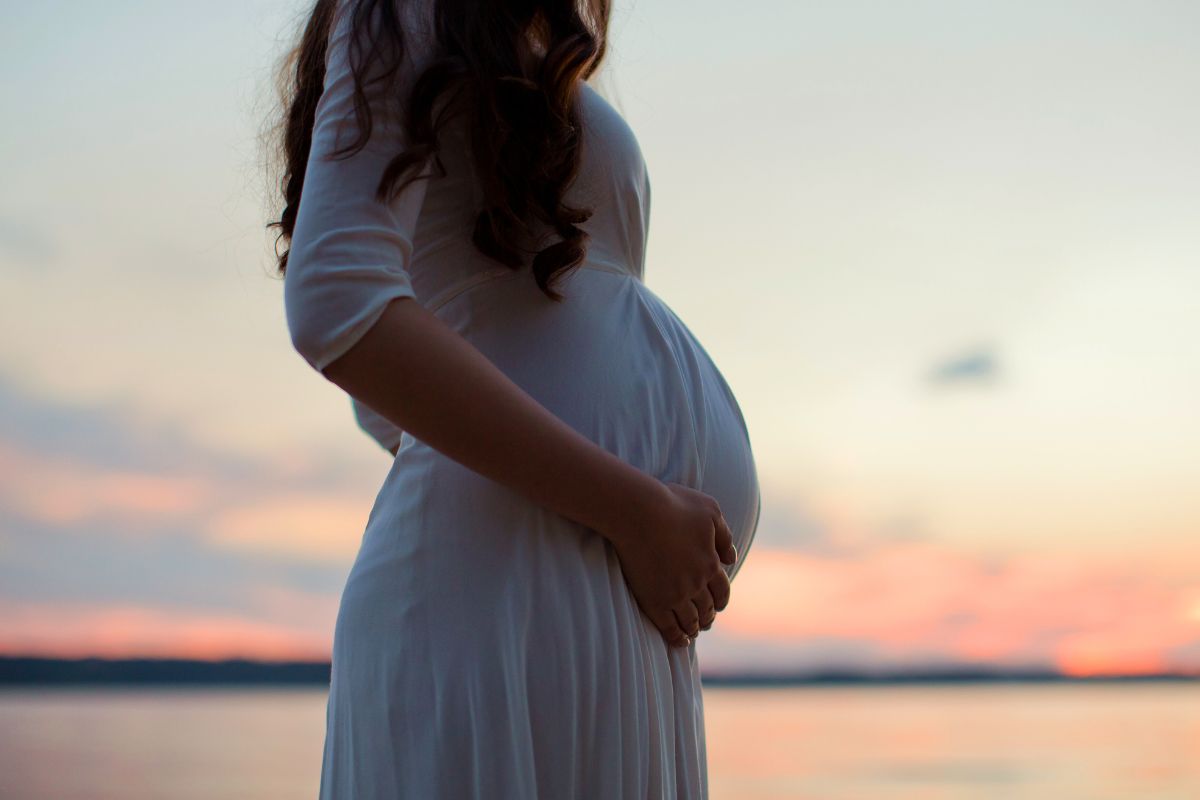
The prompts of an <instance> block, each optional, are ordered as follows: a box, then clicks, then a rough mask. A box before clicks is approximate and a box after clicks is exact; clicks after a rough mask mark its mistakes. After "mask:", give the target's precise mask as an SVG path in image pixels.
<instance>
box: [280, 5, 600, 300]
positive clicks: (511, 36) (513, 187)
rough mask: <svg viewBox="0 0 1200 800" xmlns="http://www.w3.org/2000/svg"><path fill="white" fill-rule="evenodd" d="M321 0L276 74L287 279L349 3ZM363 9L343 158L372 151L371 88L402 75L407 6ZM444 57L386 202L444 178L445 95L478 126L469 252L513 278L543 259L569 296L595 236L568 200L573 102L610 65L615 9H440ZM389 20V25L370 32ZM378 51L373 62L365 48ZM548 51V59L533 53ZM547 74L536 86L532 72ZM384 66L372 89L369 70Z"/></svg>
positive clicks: (437, 61)
mask: <svg viewBox="0 0 1200 800" xmlns="http://www.w3.org/2000/svg"><path fill="white" fill-rule="evenodd" d="M344 1H346V0H316V3H315V6H314V7H313V10H312V12H311V14H310V15H309V16H308V20H307V23H306V25H305V27H304V31H303V34H302V35H301V37H300V41H299V43H298V44H297V45H296V46H294V47H293V48H292V49H291V50H290V51H289V52H288V53H287V54H286V56H285V58H284V59H283V62H282V64H281V66H280V68H279V72H278V75H277V81H278V83H277V87H278V91H279V94H280V100H281V103H282V106H283V109H282V110H283V113H282V115H281V118H280V119H279V121H278V122H277V124H276V127H275V131H276V133H275V137H276V139H277V141H276V143H275V151H276V153H277V157H278V158H279V159H280V161H281V162H282V174H281V177H280V179H279V182H278V189H279V191H280V192H281V193H282V195H283V203H284V207H283V211H282V212H281V214H280V216H279V219H278V220H274V221H272V222H270V223H268V225H267V227H268V228H278V236H277V238H276V253H277V259H278V263H277V270H278V273H279V274H280V275H284V274H285V273H286V270H287V261H288V252H284V253H282V254H278V241H279V239H285V240H287V241H288V243H289V245H290V242H291V237H292V232H293V231H294V229H295V223H296V214H297V210H298V209H299V206H300V196H301V193H302V192H303V188H304V172H305V166H306V164H307V162H308V158H309V152H310V150H311V148H312V135H313V124H314V120H315V116H316V108H317V101H318V100H319V99H320V96H321V92H322V90H323V86H324V81H325V56H326V48H327V45H328V40H329V34H330V30H331V27H332V24H333V21H334V13H335V10H336V9H337V5H338V3H339V2H344ZM348 1H349V2H351V3H352V4H353V18H352V20H351V26H352V31H351V37H350V42H351V48H350V53H349V58H350V63H351V69H352V71H353V73H354V83H355V86H354V95H355V117H356V121H357V123H358V130H359V135H358V138H357V139H356V140H355V141H354V142H351V143H350V144H348V145H346V146H345V147H343V148H341V149H340V150H339V151H338V152H337V153H335V154H334V155H335V156H349V155H353V154H354V153H356V152H358V151H359V150H361V149H362V148H363V147H365V146H366V144H367V142H368V141H369V139H370V135H371V128H372V124H373V120H372V117H371V109H370V107H369V106H368V104H367V99H366V88H367V87H368V86H369V85H370V84H371V83H374V82H375V81H377V80H388V79H390V78H391V77H392V76H394V75H395V73H396V71H397V70H398V69H399V68H400V66H401V64H402V59H403V57H404V31H403V25H402V22H401V20H402V16H401V11H402V10H401V9H400V7H399V4H400V3H403V2H408V1H409V0H348ZM435 2H436V3H437V6H436V11H435V15H434V25H435V31H436V38H437V42H436V48H437V50H436V53H435V54H434V55H435V57H434V58H433V59H432V60H431V61H430V63H429V64H428V66H427V67H426V68H425V70H424V71H423V72H422V73H421V74H420V75H419V76H417V78H416V80H415V81H414V82H413V83H412V84H411V87H412V88H411V91H410V93H409V96H408V97H405V98H397V100H398V101H399V100H403V101H404V102H403V112H402V114H401V116H400V119H401V121H402V124H403V128H404V132H405V135H406V145H407V146H406V149H405V150H404V151H402V152H399V153H397V155H396V156H395V157H393V158H392V160H391V161H390V162H389V163H388V165H387V167H386V168H385V169H384V171H383V174H382V175H381V176H380V180H379V184H378V186H377V188H376V193H375V196H376V199H377V200H378V201H380V202H388V200H389V199H390V198H393V197H395V195H396V194H397V193H399V192H400V191H401V190H402V189H403V188H404V187H405V186H407V185H408V184H409V183H410V182H411V181H413V180H416V179H417V176H418V173H419V172H420V168H421V166H422V165H423V164H425V163H428V160H429V159H430V158H431V157H432V158H433V160H434V163H435V164H436V165H437V167H438V171H439V173H440V174H441V175H442V176H444V175H446V170H445V167H444V165H443V164H442V161H441V158H440V157H439V147H440V136H441V132H442V129H443V127H444V126H445V125H446V124H447V122H448V121H449V119H450V118H449V116H448V115H446V114H438V115H437V116H436V118H435V115H434V108H435V105H436V104H437V102H438V101H439V100H440V99H441V98H442V97H443V96H449V97H450V98H452V99H455V100H457V99H461V100H462V101H463V105H462V107H461V108H462V109H463V110H465V113H466V114H467V118H468V124H467V130H468V131H469V141H470V158H471V160H472V162H473V164H474V166H475V175H476V176H477V180H478V181H479V186H480V189H481V190H482V197H483V203H482V208H480V209H479V211H478V213H477V215H476V218H475V224H474V230H473V231H472V235H471V239H472V242H473V244H474V245H475V247H476V248H477V249H478V250H479V251H480V252H482V253H483V254H485V255H486V256H488V257H490V258H492V259H494V260H496V261H498V262H500V263H502V264H505V265H507V266H509V267H511V268H513V269H519V268H521V267H523V266H524V265H525V263H526V261H527V257H528V255H529V254H530V253H533V254H534V257H533V260H532V272H533V276H534V280H535V281H536V282H537V285H538V286H539V287H540V288H541V290H542V291H543V292H544V293H545V294H546V295H547V296H549V297H551V298H552V299H554V300H561V299H562V296H561V294H559V293H558V292H557V291H556V290H555V289H554V283H555V282H556V281H557V279H558V277H559V276H560V274H561V273H563V272H564V271H565V270H568V269H570V268H572V267H575V266H577V265H578V264H580V263H581V262H582V261H583V259H584V256H585V255H586V243H587V239H588V234H587V233H586V232H585V231H584V230H582V229H581V228H580V227H579V225H580V224H581V223H583V222H586V221H587V220H588V219H589V218H590V217H591V215H592V213H593V210H592V209H584V208H574V207H571V206H569V205H567V204H565V203H564V202H563V196H564V194H565V192H566V191H567V189H568V187H569V186H570V185H571V183H572V181H573V180H574V179H575V177H576V175H577V174H578V171H579V168H580V157H581V149H580V145H581V138H582V136H581V135H582V126H581V121H580V117H579V112H578V109H577V106H576V99H577V96H578V94H579V84H578V81H579V80H580V79H583V80H586V79H587V78H589V77H590V76H591V75H592V73H594V72H595V71H596V70H597V69H598V68H599V66H600V63H601V62H602V61H603V59H604V55H605V52H606V49H607V35H608V24H609V18H610V13H611V5H610V0H435ZM372 20H378V25H377V26H374V25H372V24H371V22H372ZM364 41H365V42H367V43H368V44H369V48H368V49H367V50H366V52H363V50H362V47H361V43H362V42H364ZM537 46H540V51H541V53H544V56H543V55H540V54H538V53H537V52H536V51H535V47H537ZM531 63H532V64H537V66H536V67H535V68H534V69H533V70H532V74H529V69H528V68H527V66H526V65H527V64H531ZM380 66H381V67H382V71H381V74H379V75H378V76H376V77H374V78H373V79H372V80H371V81H370V82H366V81H365V75H366V72H367V70H368V68H370V69H371V70H372V71H374V70H375V69H376V68H377V67H380ZM535 220H536V221H540V222H541V223H544V224H546V225H548V226H549V228H550V229H551V230H553V231H554V232H555V233H556V234H557V236H558V241H556V242H554V243H553V244H550V245H548V246H546V247H544V248H542V249H536V248H530V247H528V246H527V245H528V243H529V241H530V237H531V235H532V231H533V224H532V223H533V222H534V221H535Z"/></svg>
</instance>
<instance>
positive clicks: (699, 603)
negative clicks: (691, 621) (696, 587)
mask: <svg viewBox="0 0 1200 800" xmlns="http://www.w3.org/2000/svg"><path fill="white" fill-rule="evenodd" d="M692 603H693V604H694V605H695V606H696V613H697V614H698V615H699V618H700V630H702V631H706V630H708V629H709V628H710V627H712V624H713V621H714V620H716V618H717V604H716V601H714V600H713V596H712V592H711V591H710V590H709V588H708V587H707V586H705V587H704V589H703V590H701V592H700V594H699V595H697V596H696V597H694V598H692Z"/></svg>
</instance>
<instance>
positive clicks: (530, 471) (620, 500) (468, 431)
mask: <svg viewBox="0 0 1200 800" xmlns="http://www.w3.org/2000/svg"><path fill="white" fill-rule="evenodd" d="M323 374H324V375H325V376H326V377H327V378H328V379H329V380H331V381H333V382H334V383H336V384H337V385H338V386H340V387H341V388H342V389H344V390H345V391H346V392H348V393H349V394H351V395H352V396H354V397H356V398H358V399H359V400H361V401H363V402H365V403H366V404H367V405H368V406H369V407H371V408H372V409H374V410H376V411H377V412H378V413H379V414H381V415H382V416H384V417H385V418H387V419H389V420H392V421H393V422H394V424H396V425H397V426H398V427H400V428H401V429H403V430H406V431H408V432H409V433H410V434H411V435H412V436H414V437H416V438H417V439H420V440H421V441H423V442H425V443H426V444H428V445H429V446H431V447H433V448H434V449H436V450H438V451H439V452H441V453H443V454H445V455H446V456H448V457H450V458H452V459H454V460H455V461H457V462H459V463H461V464H463V465H465V466H467V467H469V468H470V469H472V470H474V471H476V472H478V473H480V474H481V475H484V476H486V477H489V478H491V479H493V480H495V481H497V482H499V483H501V484H504V485H505V486H508V487H509V488H511V489H513V490H514V491H517V492H519V493H520V494H523V495H525V496H526V497H528V498H530V499H531V500H533V501H534V502H536V503H538V504H539V505H542V506H544V507H546V508H548V509H550V510H552V511H555V512H558V513H560V514H562V515H563V516H565V517H567V518H569V519H572V520H575V521H576V522H579V523H581V524H583V525H585V526H586V527H588V528H591V529H593V530H595V531H597V532H598V533H599V534H600V535H602V536H604V537H606V538H607V539H609V540H610V541H611V542H612V543H613V544H614V546H616V547H617V549H618V553H619V555H620V556H621V561H622V566H623V568H624V569H625V572H626V579H627V580H628V581H629V582H630V587H631V589H633V590H634V594H635V596H638V599H639V602H640V603H641V604H642V607H643V610H645V611H646V613H647V615H648V616H650V618H651V620H652V621H653V622H654V623H655V625H656V626H657V627H658V628H659V629H660V630H661V631H662V632H663V634H664V635H665V636H666V637H667V639H668V640H670V641H672V642H674V643H683V641H685V640H683V630H688V631H689V632H694V631H695V630H696V626H695V624H694V622H695V618H697V617H700V616H702V615H703V611H697V610H696V608H697V606H701V607H702V606H704V605H706V604H708V603H711V604H712V605H713V607H714V608H715V609H716V610H718V611H719V610H721V609H723V608H724V607H725V605H726V604H727V603H728V599H729V584H728V579H727V578H726V574H725V572H724V570H723V569H722V567H721V560H724V561H725V562H726V563H733V562H734V560H735V558H736V553H734V552H733V540H732V536H731V534H730V532H729V529H728V526H727V525H726V524H725V520H724V518H723V517H722V516H721V515H720V510H719V508H717V506H716V502H715V501H714V500H712V499H711V498H708V496H707V495H702V494H701V493H699V492H690V491H687V490H684V491H680V489H679V488H672V487H671V486H669V485H668V484H665V483H663V482H661V481H659V480H658V479H656V478H654V477H653V476H651V475H649V474H647V473H644V472H642V471H641V470H639V469H637V468H636V467H634V466H633V465H631V464H629V463H627V462H625V461H623V460H622V459H620V458H619V457H617V456H616V455H614V454H612V453H610V452H609V451H607V450H605V449H604V448H602V447H600V446H599V445H597V444H595V443H594V442H592V441H591V440H590V439H588V438H587V437H585V436H583V435H582V434H580V433H579V432H578V431H576V430H575V429H574V428H572V427H571V426H569V425H567V424H566V423H565V422H563V421H562V420H560V419H559V418H558V417H557V416H555V415H554V414H553V413H551V412H550V411H549V410H547V409H546V408H545V407H544V406H542V405H541V404H540V403H538V402H537V401H536V400H535V399H534V398H532V397H531V396H530V395H529V394H527V393H526V392H525V391H524V390H523V389H521V388H520V387H519V386H517V385H516V384H515V383H513V382H512V380H511V379H509V378H508V376H507V375H505V374H504V373H503V372H501V371H500V370H499V369H498V368H497V367H496V366H495V365H494V364H492V362H491V361H489V360H488V359H487V358H486V357H485V356H484V355H483V354H482V353H480V352H479V351H478V350H477V349H476V348H475V347H474V346H473V345H471V344H470V343H469V342H467V341H466V340H465V339H463V338H462V337H461V336H459V335H458V334H457V333H456V332H455V331H453V330H452V329H450V328H449V327H448V326H447V325H446V324H445V323H443V322H442V321H441V320H440V319H438V318H437V317H436V316H434V315H433V314H431V313H430V312H428V311H426V310H425V309H424V308H422V307H421V306H420V305H419V304H418V303H417V302H416V301H415V300H413V299H411V298H399V299H396V300H393V301H392V302H390V303H389V304H388V305H387V307H386V308H385V309H384V312H383V314H382V315H381V316H380V318H379V320H378V322H377V323H376V324H375V325H373V326H372V327H371V328H370V329H369V330H368V331H367V332H366V334H364V335H363V336H362V338H361V339H359V340H358V341H357V342H356V343H355V344H354V345H353V346H352V347H351V348H350V349H349V350H348V351H347V352H346V353H345V354H344V355H342V356H340V357H339V358H337V359H336V360H334V361H333V362H332V363H330V364H329V365H328V366H327V367H326V368H325V369H324V370H323ZM718 554H719V556H718ZM631 572H632V573H633V574H630V573H631ZM705 593H707V594H708V595H710V596H711V600H709V599H708V598H706V597H704V595H705ZM693 598H699V599H697V601H696V605H695V606H694V605H693ZM681 628H682V629H681Z"/></svg>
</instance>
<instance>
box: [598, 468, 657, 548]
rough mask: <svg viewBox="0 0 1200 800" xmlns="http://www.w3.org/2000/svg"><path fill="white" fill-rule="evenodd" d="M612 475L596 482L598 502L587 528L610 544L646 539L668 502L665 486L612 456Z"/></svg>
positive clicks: (651, 476)
mask: <svg viewBox="0 0 1200 800" xmlns="http://www.w3.org/2000/svg"><path fill="white" fill-rule="evenodd" d="M612 461H613V467H612V470H611V473H610V474H609V475H608V476H606V477H605V478H604V479H602V480H600V481H598V482H597V484H598V490H599V492H600V499H599V502H598V503H597V515H598V516H597V518H596V519H595V520H592V521H591V522H590V523H588V527H590V528H592V529H593V530H595V531H597V532H598V533H599V534H600V535H601V536H603V537H604V538H606V539H608V540H609V541H611V542H612V543H613V544H624V543H626V542H628V541H630V540H631V539H637V538H640V537H642V536H645V535H646V533H647V531H646V528H647V526H650V525H652V524H653V523H652V522H651V520H653V519H655V518H656V517H657V516H658V515H659V514H660V513H661V512H662V509H663V508H665V507H666V505H667V504H668V503H669V502H670V501H671V499H672V495H671V492H670V490H669V489H667V485H666V484H665V483H663V482H662V481H660V480H659V479H658V478H655V477H654V476H653V475H650V474H648V473H646V472H643V471H641V470H639V469H638V468H637V467H635V466H633V465H632V464H629V463H627V462H625V461H622V460H621V459H619V458H617V457H616V456H613V458H612Z"/></svg>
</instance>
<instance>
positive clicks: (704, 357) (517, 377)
mask: <svg viewBox="0 0 1200 800" xmlns="http://www.w3.org/2000/svg"><path fill="white" fill-rule="evenodd" d="M560 290H561V291H562V292H563V294H564V296H565V297H564V300H563V301H562V302H561V303H554V302H550V301H548V300H547V298H546V297H545V296H544V295H543V294H542V293H541V292H540V290H538V289H537V287H536V285H534V283H533V281H532V280H530V279H529V276H528V275H527V274H524V273H516V274H513V275H511V276H510V277H504V278H501V279H498V280H494V281H490V282H487V283H485V284H482V285H480V286H479V287H477V288H475V289H473V290H472V291H469V292H466V293H464V294H462V295H460V296H458V297H457V298H455V299H454V300H453V301H452V302H450V303H447V304H446V305H444V306H442V307H441V308H439V309H438V311H437V314H438V316H439V317H440V318H442V319H443V320H444V321H446V322H447V324H449V325H450V326H451V327H453V328H454V329H456V330H458V331H459V332H460V333H461V334H462V335H463V336H464V337H466V338H467V339H468V340H469V341H471V342H472V343H473V344H474V345H475V346H476V347H477V348H479V350H480V351H481V352H483V353H484V355H486V356H487V357H488V358H489V359H490V360H491V361H492V362H493V363H494V364H496V366H497V367H499V368H500V369H501V370H502V371H504V372H505V374H507V375H508V376H509V377H510V378H511V379H512V380H513V381H514V382H516V383H517V384H518V385H519V386H521V387H522V388H523V389H525V391H527V392H529V394H530V395H532V396H533V397H534V398H535V399H537V400H538V401H539V402H541V403H542V404H543V405H544V406H546V407H547V408H548V409H549V410H550V411H552V412H553V413H554V414H556V415H557V416H558V417H559V418H561V419H562V420H564V421H565V422H567V423H568V424H569V425H571V426H572V427H574V428H575V429H576V430H578V431H579V432H580V433H582V434H583V435H585V436H587V437H588V438H589V439H591V440H592V441H594V442H596V443H597V444H599V445H601V446H602V447H604V448H606V449H607V450H609V451H610V452H612V453H614V454H615V455H617V456H619V457H620V458H622V459H623V460H625V461H627V462H628V463H631V464H633V465H634V466H636V467H638V468H639V469H641V470H643V471H645V472H648V473H649V474H652V475H654V476H655V477H657V478H659V479H660V480H663V481H667V482H676V483H681V484H684V485H687V486H691V487H693V488H696V489H699V490H700V491H703V492H705V493H706V494H710V495H712V496H713V497H714V498H716V500H717V501H718V502H719V503H720V505H721V510H722V512H723V513H724V515H725V518H726V520H727V521H728V522H729V525H730V528H731V530H732V531H733V534H734V544H735V545H736V546H737V548H738V555H739V558H738V563H737V564H736V565H735V566H734V568H733V574H736V570H737V569H739V568H740V566H741V563H742V561H743V560H744V558H745V555H746V552H747V551H748V550H749V547H750V543H751V541H752V540H753V537H754V533H755V529H756V528H757V524H758V517H759V510H760V494H759V484H758V476H757V471H756V468H755V463H754V456H753V452H752V449H751V445H750V441H749V434H748V431H747V428H746V423H745V420H744V418H743V416H742V413H741V409H740V408H739V406H738V403H737V400H736V398H735V397H734V395H733V392H732V391H731V390H730V387H729V385H728V384H727V383H726V381H725V379H724V377H723V376H722V374H721V372H720V370H719V369H718V368H717V366H716V364H714V363H713V361H712V359H711V358H710V357H709V355H708V353H707V352H706V351H705V350H704V348H703V347H702V346H701V345H700V343H699V342H698V341H697V339H696V337H695V336H694V335H693V334H692V332H691V331H690V330H689V329H688V328H687V326H686V325H685V324H684V323H683V322H682V321H681V320H680V319H679V318H678V317H677V316H676V315H675V313H674V312H673V311H672V310H671V309H670V308H669V307H668V306H667V305H666V303H664V302H663V301H662V300H661V299H660V298H658V296H657V295H655V294H654V293H653V292H651V291H650V290H649V289H648V288H647V287H646V286H645V285H644V284H642V283H641V282H640V281H638V280H636V279H635V278H633V277H631V276H627V275H618V274H613V273H611V272H605V271H601V270H597V269H590V268H585V269H579V270H577V271H576V272H574V273H572V274H570V275H569V276H567V280H566V281H564V282H563V284H561V285H560ZM406 441H408V442H410V443H411V441H412V440H411V437H409V438H408V439H407V440H406Z"/></svg>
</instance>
